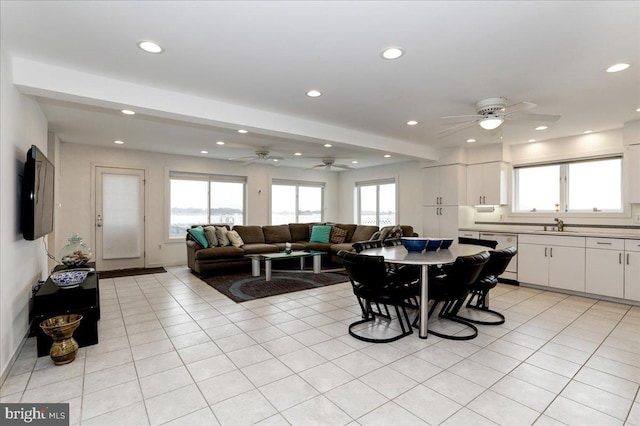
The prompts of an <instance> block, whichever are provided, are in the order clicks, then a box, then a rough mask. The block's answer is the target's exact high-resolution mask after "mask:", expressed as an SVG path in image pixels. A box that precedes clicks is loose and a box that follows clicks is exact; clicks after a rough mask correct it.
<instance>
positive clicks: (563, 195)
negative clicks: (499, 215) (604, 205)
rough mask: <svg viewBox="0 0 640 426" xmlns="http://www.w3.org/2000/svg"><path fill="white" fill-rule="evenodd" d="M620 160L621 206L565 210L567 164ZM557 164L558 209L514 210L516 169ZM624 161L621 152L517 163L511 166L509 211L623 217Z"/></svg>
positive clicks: (517, 213)
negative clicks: (558, 178)
mask: <svg viewBox="0 0 640 426" xmlns="http://www.w3.org/2000/svg"><path fill="white" fill-rule="evenodd" d="M615 159H617V160H620V192H621V193H620V200H621V208H620V209H616V210H601V209H598V210H595V211H594V210H570V206H568V207H569V210H568V211H565V208H567V204H568V201H569V179H570V176H569V173H568V172H569V166H570V165H572V164H577V163H582V162H593V161H599V160H615ZM554 165H557V166H559V167H560V181H559V182H558V185H559V187H560V200H559V204H560V205H559V208H558V210H559V211H556V210H536V211H524V210H516V208H517V206H518V204H519V199H518V198H519V193H518V169H524V168H529V167H538V166H554ZM625 165H626V163H625V161H624V157H623V156H622V155H621V154H615V155H606V156H598V157H589V158H578V159H570V160H562V161H550V162H540V163H530V164H519V165H514V166H513V204H512V207H511V213H512V215H514V216H541V217H544V216H558V215H560V216H568V217H593V216H594V215H598V216H606V217H624V216H625V215H626V214H627V213H626V197H625V191H624V188H625V187H624V176H625V170H624V168H625Z"/></svg>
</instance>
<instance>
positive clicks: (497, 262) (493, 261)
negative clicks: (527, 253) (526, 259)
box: [481, 247, 518, 278]
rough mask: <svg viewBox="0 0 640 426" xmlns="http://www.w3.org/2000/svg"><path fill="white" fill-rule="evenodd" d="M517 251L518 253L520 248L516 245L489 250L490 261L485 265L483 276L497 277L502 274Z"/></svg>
mask: <svg viewBox="0 0 640 426" xmlns="http://www.w3.org/2000/svg"><path fill="white" fill-rule="evenodd" d="M516 253H518V249H517V248H515V247H508V248H504V249H500V250H494V251H491V252H489V256H490V257H489V261H488V262H487V263H486V265H484V268H483V269H482V273H481V276H493V277H496V278H497V277H498V276H500V275H502V274H503V273H504V271H505V270H506V269H507V266H508V265H509V262H511V259H513V256H515V255H516Z"/></svg>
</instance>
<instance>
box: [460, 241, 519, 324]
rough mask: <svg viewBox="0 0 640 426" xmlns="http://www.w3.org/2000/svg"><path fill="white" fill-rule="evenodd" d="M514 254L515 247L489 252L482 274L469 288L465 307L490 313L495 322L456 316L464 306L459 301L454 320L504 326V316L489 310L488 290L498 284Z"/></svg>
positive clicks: (516, 250)
mask: <svg viewBox="0 0 640 426" xmlns="http://www.w3.org/2000/svg"><path fill="white" fill-rule="evenodd" d="M516 253H518V249H516V248H515V247H509V248H505V249H501V250H494V251H492V252H489V256H490V257H489V261H488V262H487V263H486V264H485V265H484V267H483V268H482V272H480V276H479V277H478V279H477V280H476V281H475V282H474V283H473V284H471V286H470V295H469V298H468V299H467V304H466V307H467V308H468V309H477V310H479V311H482V312H487V313H490V314H492V315H493V316H495V317H497V318H498V319H497V320H495V321H480V320H477V319H472V318H467V317H463V316H460V315H458V312H459V311H460V308H461V307H462V305H463V304H464V300H462V301H460V303H459V304H458V305H457V306H456V308H454V312H453V313H454V315H455V317H456V318H458V319H462V320H464V321H468V322H472V323H475V324H483V325H499V324H504V321H505V319H504V315H502V314H501V313H500V312H496V311H492V310H491V309H489V290H491V289H492V288H494V287H495V286H496V285H497V284H498V277H499V276H500V275H502V274H503V273H504V271H505V270H506V269H507V265H509V262H511V259H513V256H515V255H516Z"/></svg>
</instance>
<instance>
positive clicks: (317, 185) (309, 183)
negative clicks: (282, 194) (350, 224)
mask: <svg viewBox="0 0 640 426" xmlns="http://www.w3.org/2000/svg"><path fill="white" fill-rule="evenodd" d="M274 185H281V186H294V187H295V189H296V207H295V222H294V223H299V222H298V221H299V220H300V214H299V213H300V212H299V208H300V206H299V190H300V187H301V186H304V187H311V188H320V222H323V221H324V188H325V186H326V184H325V182H313V181H303V180H290V179H272V180H271V187H272V188H273V186H274ZM272 216H273V191H271V194H270V197H269V224H272V221H273V217H272Z"/></svg>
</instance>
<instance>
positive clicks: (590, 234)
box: [459, 227, 640, 239]
mask: <svg viewBox="0 0 640 426" xmlns="http://www.w3.org/2000/svg"><path fill="white" fill-rule="evenodd" d="M459 230H460V231H475V232H487V233H491V232H495V233H501V234H534V235H561V236H565V237H593V238H631V239H640V232H636V233H632V232H633V231H631V232H625V233H612V232H606V231H605V232H593V231H592V232H589V231H587V232H585V231H573V230H567V231H562V232H560V231H544V230H542V229H537V230H536V229H524V228H506V227H505V228H502V229H496V228H487V227H473V228H459Z"/></svg>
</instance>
